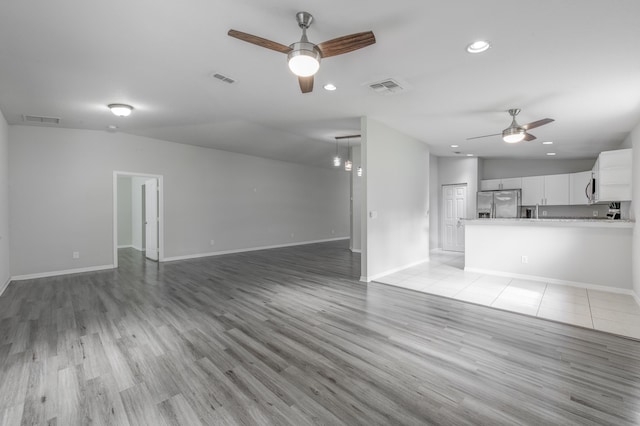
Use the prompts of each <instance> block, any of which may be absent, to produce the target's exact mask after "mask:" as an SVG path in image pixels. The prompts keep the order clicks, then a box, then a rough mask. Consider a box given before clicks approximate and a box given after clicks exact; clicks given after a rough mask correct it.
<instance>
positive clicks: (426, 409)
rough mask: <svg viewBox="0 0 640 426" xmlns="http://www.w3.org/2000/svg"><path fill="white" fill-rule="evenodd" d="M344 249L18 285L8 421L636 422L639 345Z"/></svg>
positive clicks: (4, 387) (4, 362)
mask: <svg viewBox="0 0 640 426" xmlns="http://www.w3.org/2000/svg"><path fill="white" fill-rule="evenodd" d="M359 263H360V262H359V257H358V255H355V254H352V253H351V252H350V251H349V250H347V248H346V245H345V243H344V242H335V243H326V244H316V245H309V246H302V247H293V248H285V249H275V250H269V251H260V252H253V253H245V254H235V255H227V256H220V257H212V258H205V259H198V260H190V261H181V262H173V263H166V264H160V265H158V264H155V263H153V262H148V261H145V260H144V259H143V258H142V256H141V255H140V254H139V253H138V252H135V251H133V250H124V251H122V253H121V258H120V268H119V269H118V270H117V271H103V272H96V273H87V274H78V275H72V276H64V277H56V278H47V279H39V280H31V281H22V282H13V283H11V284H10V286H9V287H8V288H7V290H6V291H5V293H4V294H3V295H2V297H0V425H20V424H24V425H26V424H29V425H31V424H48V425H57V426H59V425H65V426H66V425H76V424H85V425H86V424H97V425H145V424H146V425H154V426H155V425H199V424H203V425H236V424H239V425H267V424H274V425H308V424H322V425H341V424H346V425H424V424H444V425H465V424H473V425H477V424H486V425H501V424H504V425H517V424H529V425H543V424H544V425H546V424H559V425H572V424H574V425H592V424H610V425H632V424H639V423H640V342H638V341H634V340H630V339H624V338H621V337H617V336H613V335H610V334H606V333H603V332H599V331H595V330H587V329H583V328H578V327H573V326H570V325H565V324H559V323H555V322H551V321H547V320H543V319H538V318H533V317H528V316H522V315H518V314H513V313H509V312H503V311H497V310H493V309H490V308H487V307H483V306H477V305H471V304H465V303H463V302H460V301H456V300H451V299H445V298H441V297H438V296H433V295H428V294H422V293H416V292H413V291H411V290H406V289H400V288H395V287H391V286H386V285H383V284H375V283H372V284H369V285H365V284H363V283H360V282H358V281H357V277H358V275H359V268H360V266H359Z"/></svg>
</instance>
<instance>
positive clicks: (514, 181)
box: [500, 177, 522, 189]
mask: <svg viewBox="0 0 640 426" xmlns="http://www.w3.org/2000/svg"><path fill="white" fill-rule="evenodd" d="M500 189H522V178H521V177H516V178H508V179H502V188H500Z"/></svg>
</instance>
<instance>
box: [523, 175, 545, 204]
mask: <svg viewBox="0 0 640 426" xmlns="http://www.w3.org/2000/svg"><path fill="white" fill-rule="evenodd" d="M536 204H544V176H527V177H523V178H522V205H523V206H535V205H536Z"/></svg>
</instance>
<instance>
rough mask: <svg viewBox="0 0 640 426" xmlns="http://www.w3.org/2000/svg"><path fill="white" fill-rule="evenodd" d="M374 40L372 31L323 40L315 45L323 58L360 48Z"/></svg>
mask: <svg viewBox="0 0 640 426" xmlns="http://www.w3.org/2000/svg"><path fill="white" fill-rule="evenodd" d="M375 42H376V37H375V36H374V35H373V32H372V31H365V32H363V33H356V34H351V35H346V36H342V37H338V38H334V39H333V40H329V41H325V42H323V43H320V44H318V45H317V47H318V50H320V54H321V55H322V57H323V58H328V57H330V56H336V55H342V54H343V53H349V52H353V51H354V50H358V49H362V48H363V47H367V46H369V45H372V44H374V43H375Z"/></svg>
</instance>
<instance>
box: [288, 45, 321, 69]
mask: <svg viewBox="0 0 640 426" xmlns="http://www.w3.org/2000/svg"><path fill="white" fill-rule="evenodd" d="M290 47H291V52H289V54H288V55H287V58H288V60H289V69H290V70H291V72H292V73H294V74H295V75H297V76H298V77H311V76H312V75H314V74H315V73H317V72H318V70H319V69H320V52H318V49H316V47H315V45H314V44H313V43H307V42H302V41H301V42H298V43H293V44H292V45H291V46H290Z"/></svg>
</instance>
